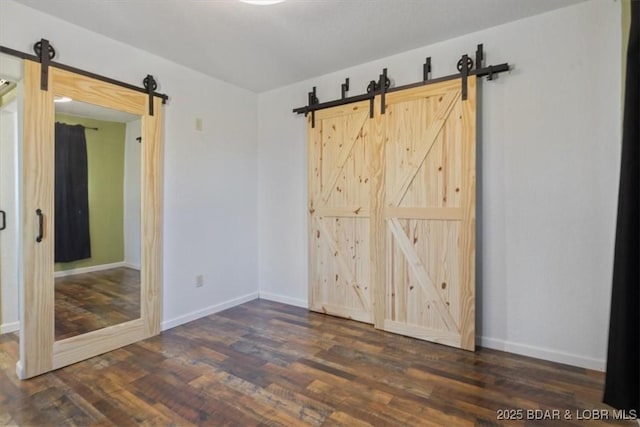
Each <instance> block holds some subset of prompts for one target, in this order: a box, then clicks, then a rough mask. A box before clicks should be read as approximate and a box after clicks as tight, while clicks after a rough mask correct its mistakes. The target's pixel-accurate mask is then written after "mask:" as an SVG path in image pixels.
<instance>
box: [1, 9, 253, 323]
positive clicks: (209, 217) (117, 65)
mask: <svg viewBox="0 0 640 427" xmlns="http://www.w3.org/2000/svg"><path fill="white" fill-rule="evenodd" d="M40 38H46V39H48V40H49V41H50V42H51V43H52V44H53V45H54V47H55V48H56V51H57V52H58V56H57V57H56V58H55V60H56V61H59V62H62V63H65V64H68V65H72V66H76V67H79V68H82V69H85V70H88V71H93V72H96V73H99V74H102V75H105V76H108V77H112V78H115V79H118V80H122V81H125V82H129V83H132V84H136V85H141V84H142V79H143V78H144V77H145V76H146V75H147V74H153V75H154V76H155V78H156V80H157V81H158V82H159V91H161V92H165V93H167V94H168V95H169V96H170V101H169V103H168V105H166V108H165V113H166V114H165V161H164V171H165V175H164V188H165V190H164V207H165V209H164V285H163V295H162V298H163V326H164V327H165V328H166V327H169V326H173V325H176V324H178V323H180V322H184V321H188V320H190V319H193V318H195V317H198V316H200V315H203V314H206V313H208V312H212V311H214V310H216V309H219V308H221V307H224V306H227V305H229V304H233V303H235V302H237V301H243V300H245V299H246V298H252V297H255V296H256V295H257V289H258V287H257V283H258V279H257V228H256V227H257V205H256V200H257V172H256V169H257V162H256V134H257V130H256V126H257V95H256V94H254V93H252V92H250V91H247V90H244V89H240V88H238V87H235V86H232V85H230V84H227V83H224V82H221V81H219V80H216V79H213V78H211V77H208V76H205V75H203V74H201V73H198V72H195V71H193V70H190V69H188V68H186V67H183V66H181V65H179V64H175V63H173V62H170V61H167V60H165V59H162V58H160V57H157V56H155V55H152V54H150V53H147V52H144V51H142V50H139V49H136V48H133V47H131V46H128V45H126V44H123V43H120V42H117V41H114V40H111V39H108V38H106V37H103V36H101V35H98V34H96V33H92V32H90V31H87V30H85V29H82V28H80V27H77V26H74V25H71V24H69V23H67V22H64V21H61V20H59V19H57V18H54V17H51V16H49V15H46V14H43V13H40V12H37V11H35V10H33V9H30V8H28V7H25V6H22V5H20V4H17V3H15V2H13V1H12V0H2V1H0V44H2V45H4V46H8V47H11V48H13V49H17V50H21V51H24V52H31V51H32V50H31V48H32V45H33V43H34V42H35V41H37V40H39V39H40ZM185 48H188V46H186V47H185ZM196 117H199V118H202V119H203V125H204V130H203V131H202V132H197V131H195V130H194V123H195V118H196ZM198 274H202V275H204V286H203V287H202V288H196V287H195V276H196V275H198Z"/></svg>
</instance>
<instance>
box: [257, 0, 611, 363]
mask: <svg viewBox="0 0 640 427" xmlns="http://www.w3.org/2000/svg"><path fill="white" fill-rule="evenodd" d="M620 29H621V27H620V4H619V3H618V2H614V1H613V0H606V1H605V0H592V1H589V2H586V3H581V4H578V5H576V6H572V7H569V8H564V9H560V10H557V11H553V12H550V13H547V14H543V15H539V16H535V17H531V18H528V19H524V20H521V21H517V22H513V23H510V24H507V25H502V26H499V27H495V28H491V29H488V30H485V31H481V32H478V33H475V34H470V35H467V36H464V37H460V38H457V39H453V40H449V41H446V42H442V43H438V44H435V45H432V46H427V47H424V48H420V49H416V50H412V51H409V52H406V53H403V54H400V55H396V56H392V57H388V58H384V59H382V60H379V61H374V62H371V63H367V64H363V65H360V66H357V67H354V68H350V69H347V70H342V71H340V72H337V73H333V74H329V75H325V76H321V77H318V78H314V79H311V80H309V81H305V82H301V83H299V84H295V85H292V86H288V87H284V88H280V89H276V90H273V91H270V92H266V93H263V94H261V95H260V96H259V110H258V111H259V125H258V134H259V149H258V152H259V173H258V178H259V184H258V185H259V187H258V188H259V189H258V195H259V203H258V206H259V208H258V213H259V215H258V218H259V219H258V224H259V225H258V229H259V270H258V271H259V277H260V294H261V295H262V296H264V297H267V298H272V299H278V300H281V301H284V302H289V303H294V304H299V305H303V306H304V305H306V300H307V288H306V287H307V244H306V210H305V209H306V197H307V195H306V157H305V156H306V154H305V153H306V149H305V140H306V135H305V121H304V119H303V118H302V117H297V116H296V115H294V114H293V113H291V109H292V108H293V107H298V106H302V105H305V104H306V101H307V99H306V94H307V92H308V91H309V90H310V89H311V87H312V86H317V88H318V94H319V97H320V101H328V100H330V99H335V98H339V97H340V84H341V83H342V82H343V81H344V78H345V77H350V79H351V87H352V90H351V94H353V95H355V94H359V93H362V92H364V90H365V88H366V85H367V82H368V81H369V80H371V79H377V76H378V74H379V73H380V72H381V70H382V68H383V67H388V69H389V73H390V75H391V77H392V78H393V79H394V80H395V82H396V84H398V85H401V84H406V83H412V82H414V81H418V80H420V79H421V78H422V68H421V66H422V64H423V63H424V59H425V57H426V56H431V57H432V58H433V76H436V77H437V76H442V75H446V74H451V73H452V72H453V71H454V69H455V68H454V67H455V64H456V63H457V61H458V59H459V57H460V55H462V54H463V53H468V54H470V55H473V53H474V52H475V46H476V44H477V43H484V46H485V50H486V52H487V58H486V59H487V64H490V63H494V64H495V63H501V62H509V63H511V64H513V66H514V69H513V70H512V71H511V72H510V73H509V74H506V75H500V77H499V78H498V80H496V81H494V82H486V83H483V84H482V86H483V88H482V98H483V99H482V108H481V111H482V112H481V115H482V127H481V131H480V137H481V139H480V145H481V152H482V154H481V156H480V160H479V161H480V164H479V168H480V169H479V181H480V182H479V184H480V191H481V195H480V199H479V205H478V209H479V210H478V215H479V218H478V225H479V233H480V234H479V241H478V258H477V261H478V262H477V264H478V266H479V267H478V320H477V322H478V332H479V335H480V336H481V340H480V342H481V344H482V345H484V346H488V347H493V348H498V349H505V350H508V351H513V352H516V353H521V354H527V355H532V356H536V357H542V358H546V359H550V360H555V361H560V362H566V363H570V364H575V365H580V366H585V367H590V368H595V369H603V368H604V359H605V357H606V343H607V333H608V332H607V327H608V313H609V302H610V289H611V285H610V283H611V274H612V258H613V242H614V229H615V213H616V204H617V183H618V172H619V156H620V63H621V58H620V55H621V48H620Z"/></svg>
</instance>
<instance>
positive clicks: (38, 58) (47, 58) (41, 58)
mask: <svg viewBox="0 0 640 427" xmlns="http://www.w3.org/2000/svg"><path fill="white" fill-rule="evenodd" d="M34 50H35V51H36V53H39V55H32V54H29V53H25V52H21V51H19V50H15V49H11V48H9V47H5V46H0V53H4V54H7V55H11V56H15V57H17V58H21V59H25V60H28V61H34V62H40V63H42V64H43V68H45V67H55V68H59V69H61V70H65V71H70V72H72V73H76V74H80V75H83V76H86V77H90V78H92V79H96V80H100V81H103V82H106V83H111V84H114V85H117V86H121V87H124V88H127V89H131V90H135V91H136V92H142V93H144V94H150V95H151V96H155V97H158V98H161V99H162V103H163V104H166V102H167V100H168V99H169V96H168V95H165V94H163V93H158V92H155V87H157V84H156V83H155V81H153V78H151V79H149V80H147V79H148V78H149V77H150V76H147V77H145V80H146V82H147V83H148V84H149V87H152V88H153V90H152V91H149V88H147V87H140V86H136V85H132V84H129V83H125V82H122V81H120V80H115V79H112V78H110V77H105V76H103V75H100V74H96V73H92V72H90V71H86V70H82V69H80V68H76V67H72V66H70V65H66V64H61V63H59V62H54V61H51V59H53V57H54V56H55V49H53V48H52V47H51V45H50V44H49V42H48V41H47V40H45V39H42V40H40V41H39V42H38V43H36V44H35V45H34ZM45 51H46V52H45ZM44 74H46V71H45V70H43V75H44ZM43 86H45V87H46V83H45V82H43ZM154 86H155V87H154ZM44 90H46V89H44Z"/></svg>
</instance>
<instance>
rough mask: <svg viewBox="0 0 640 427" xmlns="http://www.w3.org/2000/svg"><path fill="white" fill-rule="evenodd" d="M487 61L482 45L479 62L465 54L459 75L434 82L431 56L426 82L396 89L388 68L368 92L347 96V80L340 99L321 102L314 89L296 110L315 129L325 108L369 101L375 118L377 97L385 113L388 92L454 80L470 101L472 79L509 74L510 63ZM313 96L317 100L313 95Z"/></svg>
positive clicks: (425, 71)
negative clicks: (302, 105) (472, 77)
mask: <svg viewBox="0 0 640 427" xmlns="http://www.w3.org/2000/svg"><path fill="white" fill-rule="evenodd" d="M483 61H484V49H483V45H482V44H479V45H478V46H477V49H476V54H475V62H474V60H473V59H472V58H471V57H470V56H469V55H467V54H464V55H462V57H461V58H460V60H459V61H458V73H456V74H450V75H448V76H444V77H438V78H435V79H434V78H432V77H431V57H427V58H426V61H425V63H424V64H423V65H422V81H419V82H416V83H411V84H407V85H403V86H397V87H392V86H393V85H392V83H391V79H390V78H389V76H388V73H387V69H386V68H385V69H383V70H382V74H380V76H379V77H378V81H375V80H371V81H370V82H369V84H368V86H367V92H366V93H364V94H362V95H356V96H351V97H347V96H346V95H347V92H348V91H349V79H348V78H347V79H345V82H344V83H343V84H342V85H341V98H340V99H336V100H333V101H327V102H322V103H321V102H319V101H318V97H317V96H316V88H315V87H314V88H313V92H309V101H308V103H307V105H306V106H304V107H298V108H294V109H293V112H294V113H297V114H304V115H305V116H307V115H308V114H309V113H311V125H312V127H315V114H314V112H315V111H318V110H323V109H325V108H331V107H337V106H339V105H345V104H351V103H354V102H360V101H369V115H370V117H373V101H374V98H375V97H376V96H377V95H380V98H381V99H380V100H381V105H380V113H381V114H385V109H386V106H385V97H386V94H387V93H390V92H396V91H399V90H403V89H411V88H414V87H419V86H424V85H428V84H432V83H439V82H443V81H447V80H453V79H461V80H462V90H461V97H462V99H463V100H466V99H467V96H468V88H467V86H468V84H467V82H468V79H469V77H470V76H476V77H485V76H486V77H487V80H493V79H495V78H496V77H497V75H498V74H499V73H503V72H505V71H509V64H508V63H506V62H505V63H503V64H498V65H489V66H487V67H484V66H483ZM474 65H475V68H474ZM312 94H313V97H312V96H311V95H312Z"/></svg>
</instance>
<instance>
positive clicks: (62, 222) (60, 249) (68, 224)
mask: <svg viewBox="0 0 640 427" xmlns="http://www.w3.org/2000/svg"><path fill="white" fill-rule="evenodd" d="M55 131H56V133H55V135H56V140H55V142H56V147H55V152H56V160H55V261H56V262H69V261H76V260H79V259H85V258H90V257H91V240H90V238H89V191H88V175H87V140H86V138H85V135H84V126H80V125H75V126H72V125H67V124H65V123H56V129H55Z"/></svg>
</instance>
